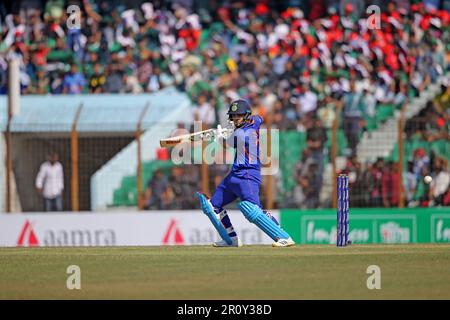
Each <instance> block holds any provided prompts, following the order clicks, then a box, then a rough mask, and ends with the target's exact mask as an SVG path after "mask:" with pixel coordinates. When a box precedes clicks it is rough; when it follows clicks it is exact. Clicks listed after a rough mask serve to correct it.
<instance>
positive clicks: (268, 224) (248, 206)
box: [238, 201, 289, 241]
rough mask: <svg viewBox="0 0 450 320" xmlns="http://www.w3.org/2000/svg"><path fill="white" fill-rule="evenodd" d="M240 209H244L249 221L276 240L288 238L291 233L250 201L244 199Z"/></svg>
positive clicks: (243, 211)
mask: <svg viewBox="0 0 450 320" xmlns="http://www.w3.org/2000/svg"><path fill="white" fill-rule="evenodd" d="M238 206H239V209H240V210H241V211H242V213H243V214H244V216H245V217H246V218H247V220H248V221H250V222H252V223H254V224H256V225H257V226H258V227H259V228H260V229H261V230H262V231H264V232H265V233H266V234H267V235H268V236H269V237H271V238H272V239H273V240H274V241H278V239H288V238H289V235H288V234H287V232H286V231H284V230H283V229H281V227H280V226H278V225H277V224H276V223H275V222H273V220H272V219H270V218H269V217H268V216H267V215H265V214H264V212H263V211H262V210H261V208H260V207H259V206H257V205H256V204H253V203H251V202H249V201H242V202H240V203H239V205H238Z"/></svg>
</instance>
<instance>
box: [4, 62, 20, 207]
mask: <svg viewBox="0 0 450 320" xmlns="http://www.w3.org/2000/svg"><path fill="white" fill-rule="evenodd" d="M19 98H20V80H19V62H18V61H17V60H16V59H11V60H10V61H9V62H8V111H7V112H8V114H7V119H8V122H7V124H6V132H5V140H6V157H5V161H6V177H5V178H6V212H12V199H11V198H12V190H11V189H12V183H11V179H12V174H11V173H12V170H13V165H12V135H11V121H12V118H13V116H14V114H16V113H18V111H19Z"/></svg>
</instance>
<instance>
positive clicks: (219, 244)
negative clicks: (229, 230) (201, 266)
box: [212, 237, 243, 247]
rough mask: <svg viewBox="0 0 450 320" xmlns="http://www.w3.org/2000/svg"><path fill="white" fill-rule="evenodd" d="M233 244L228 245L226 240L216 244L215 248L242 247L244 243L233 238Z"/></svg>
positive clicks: (214, 244) (237, 238)
mask: <svg viewBox="0 0 450 320" xmlns="http://www.w3.org/2000/svg"><path fill="white" fill-rule="evenodd" d="M230 239H231V241H232V242H231V244H228V243H227V242H226V241H225V240H220V241H216V242H214V243H213V244H212V245H213V247H242V246H243V244H242V241H241V239H240V238H239V237H231V238H230Z"/></svg>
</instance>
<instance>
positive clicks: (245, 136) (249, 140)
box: [227, 116, 263, 183]
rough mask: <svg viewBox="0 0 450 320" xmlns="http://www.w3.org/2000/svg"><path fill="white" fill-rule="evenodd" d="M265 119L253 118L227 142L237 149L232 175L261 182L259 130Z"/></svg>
mask: <svg viewBox="0 0 450 320" xmlns="http://www.w3.org/2000/svg"><path fill="white" fill-rule="evenodd" d="M262 121H263V119H262V118H261V117H260V116H251V117H250V119H249V121H248V122H247V123H246V124H245V125H244V126H242V127H240V128H238V129H236V130H235V131H234V133H233V135H232V136H231V137H230V138H228V140H227V142H228V144H229V145H231V146H232V147H233V148H234V149H235V151H236V152H235V156H234V163H233V167H232V168H231V173H230V174H232V175H235V176H237V177H241V178H247V179H252V180H256V181H257V182H259V183H260V182H261V161H260V158H259V128H260V126H261V123H262Z"/></svg>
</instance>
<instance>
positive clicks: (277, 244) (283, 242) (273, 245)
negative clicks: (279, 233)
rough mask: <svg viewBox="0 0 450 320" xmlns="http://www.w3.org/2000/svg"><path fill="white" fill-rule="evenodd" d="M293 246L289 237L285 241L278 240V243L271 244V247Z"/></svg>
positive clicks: (293, 243) (292, 241)
mask: <svg viewBox="0 0 450 320" xmlns="http://www.w3.org/2000/svg"><path fill="white" fill-rule="evenodd" d="M293 245H295V242H294V240H292V238H291V237H289V238H287V239H278V241H275V242H274V243H272V247H292V246H293Z"/></svg>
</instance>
